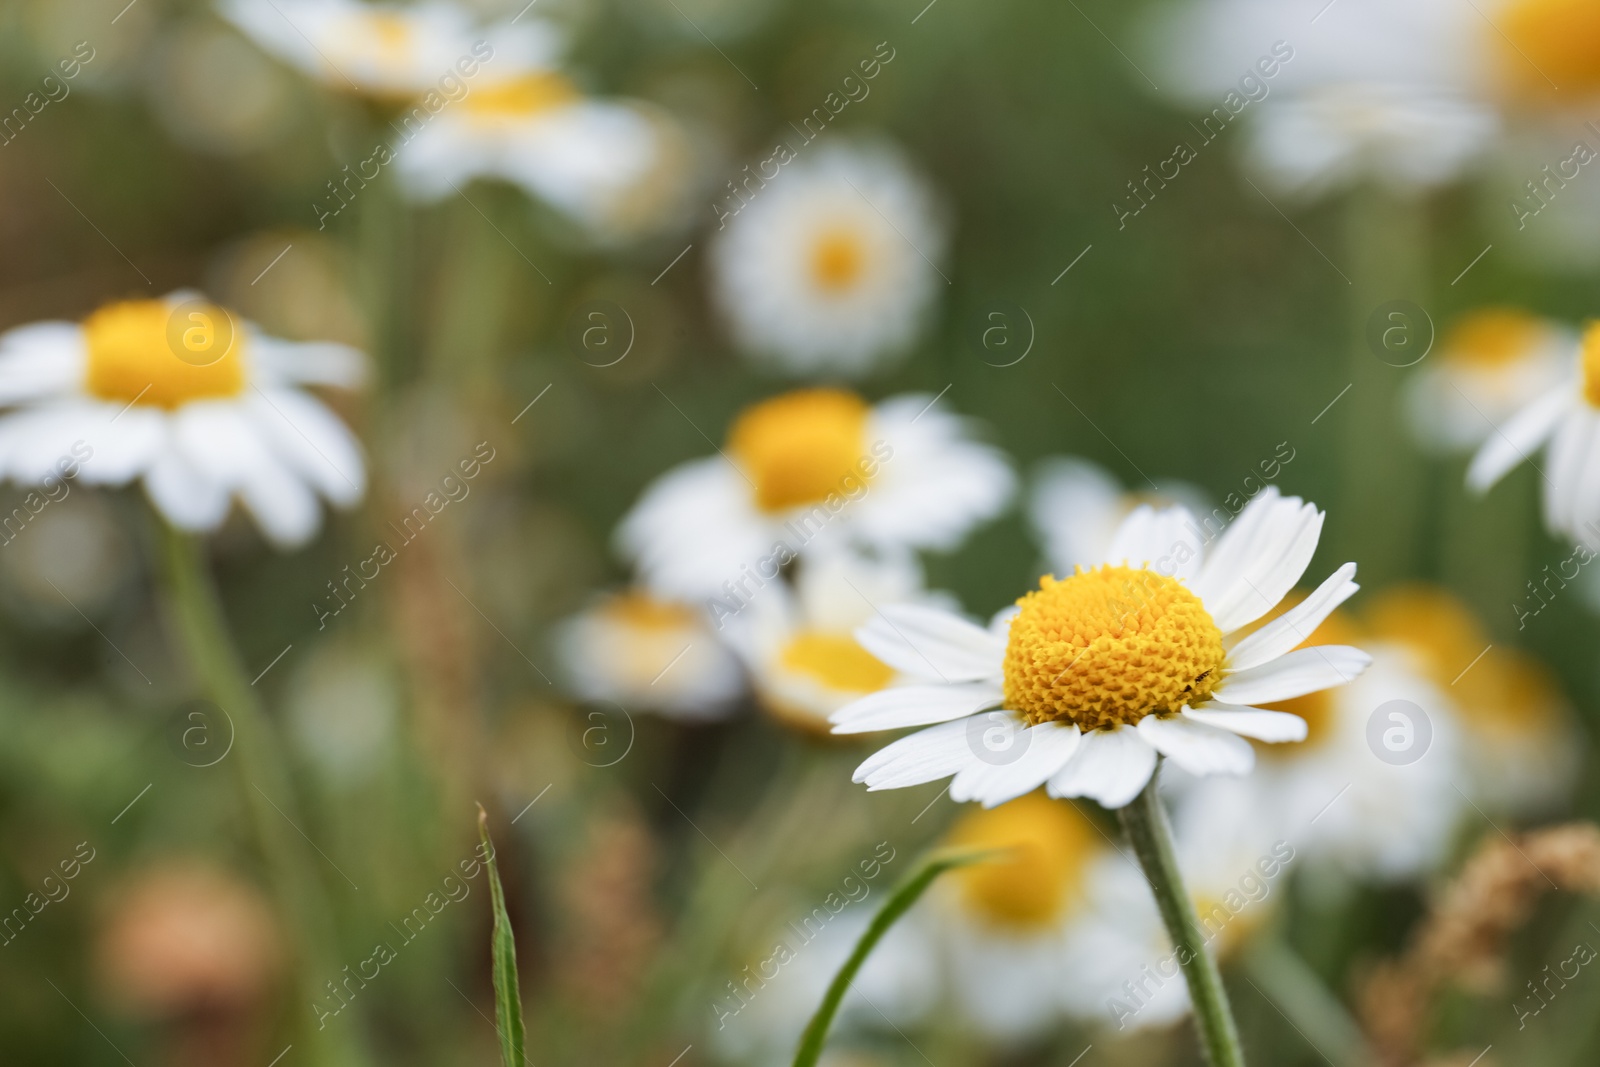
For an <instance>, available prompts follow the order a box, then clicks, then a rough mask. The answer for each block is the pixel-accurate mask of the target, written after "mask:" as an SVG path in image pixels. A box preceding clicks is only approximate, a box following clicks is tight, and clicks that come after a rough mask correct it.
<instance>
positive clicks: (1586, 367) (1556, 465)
mask: <svg viewBox="0 0 1600 1067" xmlns="http://www.w3.org/2000/svg"><path fill="white" fill-rule="evenodd" d="M1569 366H1570V367H1571V369H1570V370H1569V371H1568V373H1567V374H1566V375H1564V376H1563V380H1561V381H1560V382H1558V383H1557V384H1556V385H1555V386H1554V387H1553V388H1550V389H1547V390H1545V391H1544V392H1543V393H1541V394H1539V396H1538V397H1537V398H1536V399H1534V400H1533V401H1531V402H1530V403H1528V404H1527V405H1526V406H1525V407H1523V408H1522V409H1521V410H1520V411H1518V412H1517V413H1516V414H1515V415H1513V416H1511V418H1509V419H1507V420H1506V421H1505V422H1504V423H1503V424H1502V425H1501V426H1500V427H1499V428H1498V429H1497V430H1496V431H1495V433H1493V434H1491V435H1490V436H1489V437H1488V439H1487V440H1485V441H1484V443H1483V447H1482V448H1481V449H1479V450H1478V454H1477V455H1476V456H1474V457H1473V458H1472V465H1471V466H1470V467H1468V468H1467V485H1468V486H1469V487H1471V488H1472V489H1473V490H1475V491H1477V492H1480V493H1483V492H1487V491H1488V490H1489V488H1490V487H1491V486H1493V485H1494V483H1495V482H1498V481H1499V480H1500V479H1501V478H1503V477H1504V476H1505V475H1506V473H1507V472H1509V471H1510V470H1511V468H1513V467H1515V466H1516V465H1517V464H1518V463H1522V462H1524V461H1528V459H1529V457H1530V456H1531V455H1532V454H1533V453H1535V452H1537V451H1539V449H1541V448H1544V447H1545V446H1546V445H1548V446H1549V447H1548V454H1549V459H1548V461H1547V462H1546V464H1545V470H1544V472H1543V474H1544V477H1543V478H1542V481H1543V483H1544V521H1545V525H1546V526H1547V527H1549V529H1550V532H1551V533H1553V534H1557V535H1564V536H1567V537H1575V538H1577V539H1578V540H1579V541H1581V542H1583V543H1584V544H1585V545H1587V546H1589V547H1590V548H1596V547H1600V323H1591V324H1589V325H1588V326H1587V327H1585V328H1584V332H1583V336H1582V339H1581V341H1580V342H1579V358H1578V360H1577V361H1576V362H1575V364H1574V365H1569Z"/></svg>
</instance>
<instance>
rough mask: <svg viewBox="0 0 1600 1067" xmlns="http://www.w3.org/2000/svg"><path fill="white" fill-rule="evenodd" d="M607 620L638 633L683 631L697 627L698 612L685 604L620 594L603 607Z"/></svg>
mask: <svg viewBox="0 0 1600 1067" xmlns="http://www.w3.org/2000/svg"><path fill="white" fill-rule="evenodd" d="M600 611H601V614H603V615H604V616H605V617H606V618H607V619H608V620H610V621H612V622H615V623H616V624H617V625H619V626H627V627H630V628H633V629H638V630H683V629H687V628H689V627H692V626H694V625H695V624H696V616H695V613H694V612H693V611H692V610H691V609H690V608H688V607H686V606H684V605H682V604H673V603H670V602H669V601H665V600H657V599H656V598H655V597H653V596H651V595H649V594H648V593H642V592H639V591H638V590H636V589H634V590H629V591H628V592H626V593H618V594H617V595H616V596H614V597H612V598H610V599H609V600H607V601H606V602H605V604H604V605H603V606H602V607H601V608H600Z"/></svg>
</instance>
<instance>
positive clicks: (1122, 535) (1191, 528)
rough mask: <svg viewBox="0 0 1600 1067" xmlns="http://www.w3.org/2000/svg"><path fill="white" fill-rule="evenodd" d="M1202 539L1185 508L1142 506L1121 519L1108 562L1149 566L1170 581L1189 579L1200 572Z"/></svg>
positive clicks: (1107, 558)
mask: <svg viewBox="0 0 1600 1067" xmlns="http://www.w3.org/2000/svg"><path fill="white" fill-rule="evenodd" d="M1201 544H1202V540H1201V536H1200V532H1199V526H1198V524H1197V523H1196V522H1195V520H1194V516H1193V515H1190V514H1189V510H1188V509H1187V508H1184V507H1170V508H1162V509H1161V510H1160V511H1157V510H1156V509H1155V508H1152V507H1151V506H1150V505H1149V504H1141V505H1140V506H1138V507H1136V508H1134V509H1133V511H1132V512H1130V513H1129V515H1128V517H1127V518H1125V519H1123V520H1122V525H1121V526H1119V527H1118V528H1117V533H1116V536H1115V537H1113V538H1112V541H1111V547H1110V548H1109V549H1107V550H1106V562H1107V563H1125V564H1127V565H1128V566H1130V567H1149V568H1150V569H1151V570H1154V571H1156V572H1157V573H1158V574H1164V575H1166V576H1167V577H1169V578H1183V579H1192V578H1193V577H1194V576H1195V575H1196V574H1198V573H1199V570H1200V558H1201V551H1200V549H1201Z"/></svg>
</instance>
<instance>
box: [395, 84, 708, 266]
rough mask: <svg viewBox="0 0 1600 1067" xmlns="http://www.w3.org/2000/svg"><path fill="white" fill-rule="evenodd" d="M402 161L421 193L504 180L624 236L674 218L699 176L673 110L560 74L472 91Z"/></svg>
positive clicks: (405, 175)
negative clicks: (593, 94)
mask: <svg viewBox="0 0 1600 1067" xmlns="http://www.w3.org/2000/svg"><path fill="white" fill-rule="evenodd" d="M395 165H396V167H397V169H398V172H399V174H400V178H401V180H402V182H403V183H404V185H405V188H406V190H407V191H408V192H409V193H410V194H411V195H412V196H413V197H414V198H416V199H420V200H433V199H438V198H440V197H444V196H447V195H450V194H452V193H454V192H455V191H456V190H457V189H458V188H459V187H460V186H461V185H463V184H465V183H466V182H468V181H470V180H472V179H473V178H477V177H489V178H501V179H504V180H506V181H509V182H512V183H513V184H515V185H517V186H519V187H520V188H521V189H522V190H523V191H524V192H526V193H527V194H528V195H529V196H531V197H534V198H535V199H538V200H542V201H544V202H545V203H548V204H550V205H551V206H552V207H554V208H556V209H557V210H558V211H560V212H562V213H563V214H565V215H566V216H568V217H569V218H571V219H572V220H573V221H575V222H577V223H578V224H579V225H581V226H583V227H584V228H586V229H587V230H589V231H591V232H594V233H599V234H602V235H619V236H625V235H628V234H631V233H636V232H638V231H640V230H644V229H648V228H650V227H651V226H652V225H655V224H657V223H659V222H660V221H661V220H662V219H663V218H664V217H665V216H666V215H668V214H670V209H671V208H672V207H673V206H674V205H676V204H677V203H678V202H679V201H680V200H681V198H682V195H683V193H684V191H685V189H686V187H687V183H688V180H689V176H690V165H689V152H688V147H687V143H686V141H685V139H684V136H683V134H682V132H681V131H680V130H679V129H678V127H677V125H676V124H675V123H674V122H673V121H672V120H671V119H669V118H668V117H667V116H666V115H664V114H662V113H660V112H658V111H656V110H654V109H652V108H649V107H647V106H646V105H644V104H640V103H634V102H621V101H607V100H595V99H590V98H587V97H585V96H583V94H582V93H580V92H579V90H578V88H577V87H576V86H575V85H573V84H572V82H570V81H568V80H567V79H566V78H565V77H563V76H561V75H560V74H556V73H554V72H551V71H529V72H527V73H525V74H522V75H520V76H518V77H515V78H512V79H509V80H500V81H498V82H495V83H493V84H487V85H484V86H475V87H472V88H471V89H470V91H469V93H468V95H466V96H465V97H464V98H462V100H461V102H460V103H459V104H458V105H456V106H454V107H450V108H446V109H444V110H442V111H440V112H439V113H438V114H437V115H435V116H434V117H433V118H432V120H431V121H430V122H429V123H428V124H427V125H425V126H423V127H421V128H420V129H418V130H416V131H415V132H414V133H410V134H409V137H408V140H407V141H406V143H405V146H404V148H403V150H402V151H401V152H400V153H399V155H398V156H397V157H396V164H395Z"/></svg>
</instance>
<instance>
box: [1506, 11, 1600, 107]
mask: <svg viewBox="0 0 1600 1067" xmlns="http://www.w3.org/2000/svg"><path fill="white" fill-rule="evenodd" d="M1498 28H1499V30H1500V33H1501V36H1502V39H1503V40H1504V41H1505V42H1506V43H1507V44H1509V45H1510V46H1511V50H1510V51H1504V52H1502V54H1501V67H1502V68H1503V69H1504V70H1505V72H1506V78H1507V80H1508V81H1509V82H1510V83H1511V85H1512V86H1513V87H1514V88H1515V89H1517V90H1518V91H1520V92H1522V93H1524V94H1525V95H1529V96H1541V97H1553V96H1555V95H1556V94H1557V93H1561V94H1562V95H1563V96H1566V97H1570V96H1572V95H1573V94H1578V95H1582V94H1585V93H1592V92H1594V91H1595V90H1597V89H1600V5H1597V4H1595V2H1594V0H1513V2H1512V3H1511V4H1509V5H1508V6H1507V7H1506V8H1505V9H1504V10H1503V11H1502V12H1501V13H1500V15H1499V18H1498Z"/></svg>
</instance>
